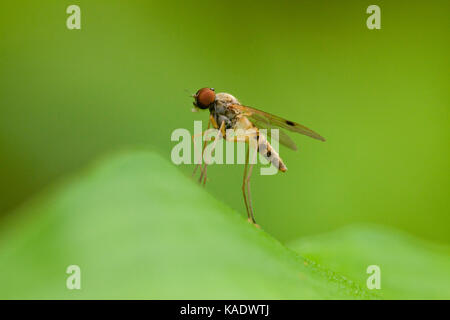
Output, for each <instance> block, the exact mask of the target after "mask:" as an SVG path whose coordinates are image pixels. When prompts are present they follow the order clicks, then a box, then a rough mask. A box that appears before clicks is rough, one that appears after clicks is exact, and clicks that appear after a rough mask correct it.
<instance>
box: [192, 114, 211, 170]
mask: <svg viewBox="0 0 450 320" xmlns="http://www.w3.org/2000/svg"><path fill="white" fill-rule="evenodd" d="M210 127H211V120H210V121H208V127H207V128H206V131H208V129H209V128H210ZM206 131H203V132H202V133H201V135H202V137H203V134H204V133H205V132H206ZM192 141H194V151H195V136H192ZM207 144H208V141H205V142H204V144H203V148H202V158H201V162H200V163H197V164H196V165H195V168H194V172H192V176H194V175H195V173H196V172H197V169H198V167H200V166H202V165H203V152H205V149H206V145H207Z"/></svg>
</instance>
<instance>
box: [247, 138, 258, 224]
mask: <svg viewBox="0 0 450 320" xmlns="http://www.w3.org/2000/svg"><path fill="white" fill-rule="evenodd" d="M248 148H249V149H250V144H249V146H248ZM255 155H256V152H255ZM253 163H254V161H252V162H251V163H250V167H249V169H248V172H247V176H246V177H245V185H246V188H247V201H248V211H250V217H249V221H250V222H251V223H253V224H254V225H255V227H257V228H260V226H259V225H258V224H257V223H256V221H255V216H254V214H253V206H252V195H251V192H250V178H251V176H252V170H253Z"/></svg>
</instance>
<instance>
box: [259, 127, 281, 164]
mask: <svg viewBox="0 0 450 320" xmlns="http://www.w3.org/2000/svg"><path fill="white" fill-rule="evenodd" d="M257 139H258V152H259V153H260V154H261V155H262V156H263V157H264V158H266V159H267V160H268V161H270V163H272V165H273V166H274V167H275V168H278V169H279V170H280V171H281V172H285V171H286V170H287V167H286V166H285V165H284V162H283V160H281V158H280V155H279V154H278V153H277V152H276V151H275V149H274V148H272V146H271V145H270V143H269V141H267V138H266V137H265V136H264V135H260V134H259V133H258V135H257Z"/></svg>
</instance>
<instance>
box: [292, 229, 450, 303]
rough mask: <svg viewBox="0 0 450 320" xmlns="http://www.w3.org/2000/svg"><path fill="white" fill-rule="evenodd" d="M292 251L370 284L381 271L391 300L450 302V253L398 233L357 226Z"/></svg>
mask: <svg viewBox="0 0 450 320" xmlns="http://www.w3.org/2000/svg"><path fill="white" fill-rule="evenodd" d="M289 246H290V247H291V248H293V249H295V250H296V251H298V252H301V253H302V254H303V255H304V256H305V257H308V258H310V259H312V260H314V261H316V262H317V263H319V264H321V265H326V266H327V267H329V268H332V269H333V270H335V271H337V272H339V273H340V274H343V275H345V276H346V277H347V278H349V279H352V280H354V281H355V282H357V283H359V284H360V285H361V286H365V285H366V281H367V278H368V277H369V276H370V274H367V273H366V270H367V267H368V266H369V265H377V266H379V267H380V271H381V272H380V275H381V277H380V280H381V289H380V290H376V289H375V290H374V291H377V292H378V293H379V294H380V295H381V297H382V298H385V299H450V272H449V271H450V248H449V247H448V246H443V245H437V244H433V243H429V242H425V241H423V240H420V239H417V238H415V237H413V236H411V235H408V234H405V233H403V232H401V231H398V230H393V229H388V228H383V227H375V226H361V225H358V226H351V227H346V228H343V229H341V230H338V231H335V232H332V233H329V234H325V235H318V236H314V237H309V238H302V239H299V240H296V241H293V242H291V243H290V244H289Z"/></svg>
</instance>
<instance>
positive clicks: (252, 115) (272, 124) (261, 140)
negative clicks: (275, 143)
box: [192, 88, 325, 227]
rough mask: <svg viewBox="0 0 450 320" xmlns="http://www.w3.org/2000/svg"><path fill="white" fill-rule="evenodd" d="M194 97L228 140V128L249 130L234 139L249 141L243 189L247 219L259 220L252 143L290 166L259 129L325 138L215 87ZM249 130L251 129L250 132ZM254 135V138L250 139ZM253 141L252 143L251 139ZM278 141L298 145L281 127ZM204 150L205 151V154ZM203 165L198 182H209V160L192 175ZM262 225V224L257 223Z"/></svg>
mask: <svg viewBox="0 0 450 320" xmlns="http://www.w3.org/2000/svg"><path fill="white" fill-rule="evenodd" d="M192 97H193V98H194V106H195V107H194V109H193V110H192V111H194V112H195V111H198V109H203V110H206V109H208V110H209V113H210V115H209V121H208V129H209V128H210V125H211V124H212V126H213V127H214V128H215V129H218V130H219V133H220V134H221V136H222V137H223V138H225V139H226V140H228V137H227V136H226V130H227V129H234V130H237V129H242V130H244V131H245V132H246V134H245V136H240V137H239V136H235V137H233V138H232V139H233V140H232V141H243V142H246V143H248V144H249V147H248V148H247V152H246V158H245V167H244V177H243V182H242V193H243V196H244V203H245V207H246V209H247V216H248V221H249V222H251V223H253V224H255V225H256V226H258V225H257V224H256V221H255V216H254V213H253V206H252V200H251V194H250V177H251V175H252V169H253V164H252V163H250V164H249V151H250V145H253V146H255V147H256V148H257V151H258V152H259V153H260V154H261V155H262V156H263V157H264V158H266V159H267V160H269V161H270V162H271V163H272V165H274V166H275V167H276V168H278V170H280V171H281V172H285V171H286V170H287V167H286V165H285V164H284V162H283V160H282V159H281V158H280V156H279V154H278V153H277V152H276V151H275V150H274V149H273V148H272V146H271V145H270V143H269V142H268V141H267V137H265V136H264V135H263V134H262V133H261V132H260V130H259V129H286V130H288V131H291V132H296V133H300V134H303V135H306V136H309V137H311V138H314V139H317V140H320V141H325V139H324V138H323V137H322V136H321V135H319V134H318V133H316V132H314V131H312V130H311V129H308V128H307V127H305V126H303V125H301V124H299V123H296V122H293V121H289V120H286V119H283V118H281V117H278V116H275V115H273V114H269V113H267V112H264V111H261V110H258V109H255V108H251V107H248V106H244V105H242V104H241V103H240V102H239V101H238V100H237V99H236V98H235V97H234V96H232V95H231V94H229V93H216V92H215V90H214V88H202V89H200V90H198V91H197V93H196V94H194V95H192ZM248 132H250V133H248ZM251 139H253V141H251ZM249 142H252V143H253V144H252V143H249ZM279 142H280V143H281V144H283V145H285V146H286V147H288V148H289V149H292V150H294V151H295V150H297V146H296V145H295V143H294V141H292V140H291V138H289V136H288V135H287V134H286V133H285V132H284V131H282V130H279ZM206 145H207V141H205V143H204V145H203V151H204V150H205V148H206ZM203 151H202V155H203ZM199 167H200V171H201V174H200V179H199V182H200V183H202V181H203V184H205V183H206V175H207V163H204V164H201V165H200V164H197V165H196V166H195V169H194V172H193V175H195V173H196V171H197V169H198V168H199ZM258 227H259V226H258Z"/></svg>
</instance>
